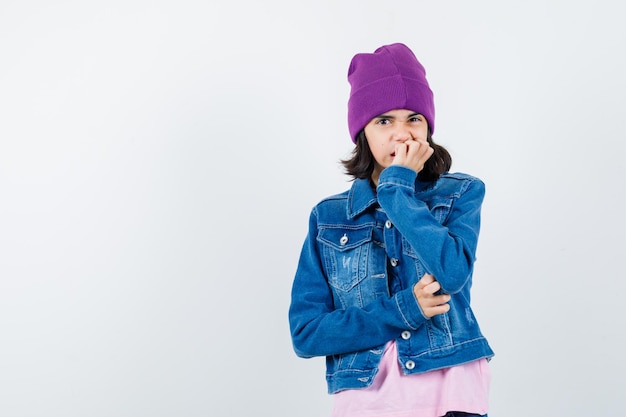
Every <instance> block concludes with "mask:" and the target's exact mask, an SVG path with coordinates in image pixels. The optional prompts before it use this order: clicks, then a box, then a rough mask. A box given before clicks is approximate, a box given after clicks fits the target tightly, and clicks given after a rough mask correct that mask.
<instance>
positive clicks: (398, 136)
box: [393, 123, 413, 142]
mask: <svg viewBox="0 0 626 417" xmlns="http://www.w3.org/2000/svg"><path fill="white" fill-rule="evenodd" d="M410 139H413V135H412V134H411V129H409V127H408V126H406V125H405V124H403V123H398V124H397V125H396V126H395V129H394V131H393V140H394V141H396V142H406V141H407V140H410Z"/></svg>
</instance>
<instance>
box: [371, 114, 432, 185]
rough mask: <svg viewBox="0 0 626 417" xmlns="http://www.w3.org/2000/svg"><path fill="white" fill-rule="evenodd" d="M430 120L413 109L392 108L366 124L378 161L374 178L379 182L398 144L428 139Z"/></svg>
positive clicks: (391, 160) (375, 158)
mask: <svg viewBox="0 0 626 417" xmlns="http://www.w3.org/2000/svg"><path fill="white" fill-rule="evenodd" d="M427 136H428V122H427V121H426V118H425V117H424V116H422V115H421V114H419V113H415V112H414V111H412V110H406V109H402V110H390V111H388V112H385V113H383V114H381V115H379V116H376V117H374V118H373V119H372V120H370V122H369V123H368V124H367V125H365V137H366V138H367V144H368V145H369V148H370V151H371V152H372V155H373V156H374V160H375V161H376V163H375V165H374V172H373V173H372V180H373V181H374V183H375V184H377V183H378V176H379V175H380V173H381V171H382V170H383V169H385V168H387V167H388V166H389V165H391V163H392V162H393V159H394V157H395V156H396V153H395V151H396V145H397V144H399V143H404V142H406V141H407V140H412V139H415V140H419V141H424V142H425V141H426V138H427Z"/></svg>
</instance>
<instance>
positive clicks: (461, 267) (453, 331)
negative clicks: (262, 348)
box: [289, 43, 493, 417]
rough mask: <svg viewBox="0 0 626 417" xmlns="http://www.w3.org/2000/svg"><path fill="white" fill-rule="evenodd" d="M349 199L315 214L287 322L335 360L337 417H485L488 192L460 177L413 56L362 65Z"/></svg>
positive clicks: (353, 95)
mask: <svg viewBox="0 0 626 417" xmlns="http://www.w3.org/2000/svg"><path fill="white" fill-rule="evenodd" d="M348 81H349V83H350V86H351V91H350V99H349V101H348V129H349V132H350V136H351V138H352V141H353V142H354V143H355V145H356V146H355V148H354V151H353V153H352V155H351V158H350V159H347V160H344V161H342V163H343V166H344V167H345V169H346V172H347V174H349V175H350V176H351V177H352V178H353V180H354V181H353V183H352V186H351V187H350V189H349V190H347V191H345V192H343V193H341V194H338V195H334V196H330V197H328V198H325V199H323V200H322V201H321V202H319V203H318V204H317V205H316V206H315V207H314V208H313V209H312V211H311V214H310V218H309V231H308V235H307V237H306V239H305V242H304V245H303V248H302V252H301V255H300V260H299V263H298V267H297V271H296V274H295V278H294V282H293V288H292V298H291V306H290V309H289V323H290V327H291V336H292V341H293V346H294V350H295V352H296V354H297V355H298V356H301V357H305V358H309V357H313V356H325V357H326V368H327V369H326V380H327V383H328V392H329V393H330V394H333V396H334V408H333V412H332V416H333V417H374V416H375V417H383V416H388V417H409V416H411V417H441V416H448V417H451V416H486V415H487V411H488V400H489V398H488V397H489V383H490V372H489V366H488V360H489V359H490V358H491V357H492V356H493V351H492V349H491V348H490V346H489V344H488V342H487V340H486V339H485V337H484V336H483V335H482V333H481V331H480V328H479V326H478V323H477V321H476V317H475V316H474V313H473V312H472V309H471V307H470V288H471V285H472V271H473V267H474V261H475V253H476V246H477V243H478V233H479V229H480V209H481V204H482V201H483V197H484V194H485V186H484V184H483V182H482V181H481V180H479V179H478V178H475V177H473V176H470V175H467V174H462V173H450V172H449V169H450V166H451V163H452V160H451V157H450V155H449V153H448V152H447V151H446V149H445V148H443V147H442V146H440V145H437V144H435V142H434V141H433V138H432V135H433V133H434V131H435V108H434V102H433V93H432V91H431V90H430V87H429V85H428V82H427V80H426V73H425V70H424V67H423V66H422V65H421V64H420V63H419V61H418V60H417V58H416V57H415V55H414V54H413V52H412V51H411V50H410V49H409V48H408V47H407V46H405V45H403V44H400V43H396V44H391V45H385V46H381V47H380V48H378V49H376V51H374V53H360V54H357V55H355V56H354V57H353V59H352V61H351V63H350V67H349V70H348Z"/></svg>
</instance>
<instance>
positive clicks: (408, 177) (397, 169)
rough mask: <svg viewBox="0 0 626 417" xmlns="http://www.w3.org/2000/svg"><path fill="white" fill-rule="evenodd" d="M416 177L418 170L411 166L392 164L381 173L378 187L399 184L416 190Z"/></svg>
mask: <svg viewBox="0 0 626 417" xmlns="http://www.w3.org/2000/svg"><path fill="white" fill-rule="evenodd" d="M416 178H417V172H415V171H413V170H412V169H411V168H408V167H405V166H401V165H391V166H389V167H387V168H385V169H384V170H383V171H382V172H381V173H380V177H379V178H378V187H379V188H380V187H384V186H386V185H397V186H400V187H406V188H410V189H411V190H415V179H416Z"/></svg>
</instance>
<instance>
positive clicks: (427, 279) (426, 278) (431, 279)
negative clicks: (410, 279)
mask: <svg viewBox="0 0 626 417" xmlns="http://www.w3.org/2000/svg"><path fill="white" fill-rule="evenodd" d="M419 282H421V283H422V284H424V285H428V284H430V283H431V282H435V277H434V276H432V275H430V274H424V275H423V276H422V278H421V279H420V280H419Z"/></svg>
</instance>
